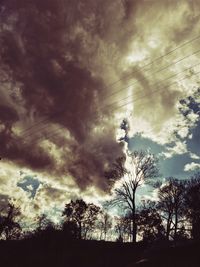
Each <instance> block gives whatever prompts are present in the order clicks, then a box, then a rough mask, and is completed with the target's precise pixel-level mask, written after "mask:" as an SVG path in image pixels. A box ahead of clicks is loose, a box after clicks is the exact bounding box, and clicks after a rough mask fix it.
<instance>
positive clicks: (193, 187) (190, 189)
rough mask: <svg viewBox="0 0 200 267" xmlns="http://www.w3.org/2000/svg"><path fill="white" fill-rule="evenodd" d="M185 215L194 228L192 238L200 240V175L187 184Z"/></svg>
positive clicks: (196, 175) (197, 174)
mask: <svg viewBox="0 0 200 267" xmlns="http://www.w3.org/2000/svg"><path fill="white" fill-rule="evenodd" d="M185 214H186V216H187V218H188V219H189V222H190V223H191V226H192V231H191V235H192V238H194V239H197V240H200V173H196V174H195V175H194V176H193V177H192V179H191V180H190V181H187V182H186V194H185Z"/></svg>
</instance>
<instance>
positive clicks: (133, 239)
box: [132, 191, 137, 243]
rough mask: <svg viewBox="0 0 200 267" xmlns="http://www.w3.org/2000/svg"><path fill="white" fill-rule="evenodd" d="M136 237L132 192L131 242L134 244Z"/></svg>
mask: <svg viewBox="0 0 200 267" xmlns="http://www.w3.org/2000/svg"><path fill="white" fill-rule="evenodd" d="M136 236H137V224H136V216H135V191H134V192H133V199H132V242H133V243H136Z"/></svg>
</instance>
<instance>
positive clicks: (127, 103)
mask: <svg viewBox="0 0 200 267" xmlns="http://www.w3.org/2000/svg"><path fill="white" fill-rule="evenodd" d="M199 64H200V63H199ZM199 73H200V71H199V72H197V73H195V74H192V76H196V75H197V74H199ZM185 79H187V77H184V78H183V79H180V80H179V81H183V80H185ZM175 83H177V81H174V82H173V83H171V84H169V85H167V86H165V87H164V88H167V87H168V86H171V85H172V84H175ZM161 89H163V88H158V89H156V90H154V91H152V92H151V94H145V95H144V96H142V97H139V98H137V99H135V100H133V101H129V102H126V103H125V104H123V105H121V106H119V107H117V109H120V108H122V107H124V106H127V105H129V104H131V103H135V102H137V101H138V100H140V99H142V98H144V97H146V96H150V95H152V94H153V93H156V92H158V91H160V90H161ZM114 110H115V109H113V110H111V112H112V111H114Z"/></svg>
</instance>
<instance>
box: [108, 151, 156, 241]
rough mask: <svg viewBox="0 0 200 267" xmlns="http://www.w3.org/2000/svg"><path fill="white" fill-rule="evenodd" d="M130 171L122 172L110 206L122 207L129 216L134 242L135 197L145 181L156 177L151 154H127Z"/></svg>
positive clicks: (140, 152) (135, 225)
mask: <svg viewBox="0 0 200 267" xmlns="http://www.w3.org/2000/svg"><path fill="white" fill-rule="evenodd" d="M128 160H129V165H130V170H127V169H126V170H125V171H123V175H124V176H123V177H122V178H121V179H120V181H119V184H118V185H117V186H116V187H115V188H114V196H113V200H112V201H111V205H120V206H123V207H124V208H125V209H126V210H128V212H129V213H130V214H131V221H132V242H136V235H137V223H136V204H135V196H136V191H137V189H138V187H140V186H141V185H142V184H143V183H144V182H145V181H147V180H148V179H151V178H155V177H157V175H158V169H157V166H156V163H157V159H156V158H155V157H154V155H152V154H148V153H145V152H144V151H135V152H132V153H130V154H128Z"/></svg>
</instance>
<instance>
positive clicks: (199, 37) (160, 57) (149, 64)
mask: <svg viewBox="0 0 200 267" xmlns="http://www.w3.org/2000/svg"><path fill="white" fill-rule="evenodd" d="M198 39H200V35H198V36H196V37H194V38H192V39H190V40H189V41H186V42H185V43H183V44H181V45H179V46H177V47H175V48H174V49H173V50H170V51H169V52H167V53H165V54H164V55H161V56H159V57H157V58H155V59H154V60H152V61H151V62H149V63H148V64H146V65H144V66H142V67H139V69H140V70H142V69H144V68H146V67H149V66H151V65H152V64H154V63H155V62H156V61H158V60H160V59H162V58H164V57H166V56H168V55H170V54H172V53H173V52H175V51H176V50H178V49H180V48H182V47H184V46H186V45H187V44H189V43H192V42H194V41H196V40H198ZM135 72H136V71H134V72H132V73H130V74H128V75H126V76H124V77H123V78H121V79H119V80H117V81H115V82H113V83H110V84H108V85H107V86H105V87H104V88H107V87H112V86H113V85H114V84H116V83H118V82H120V81H121V80H123V79H124V78H126V77H129V76H131V75H132V74H134V73H135Z"/></svg>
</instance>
